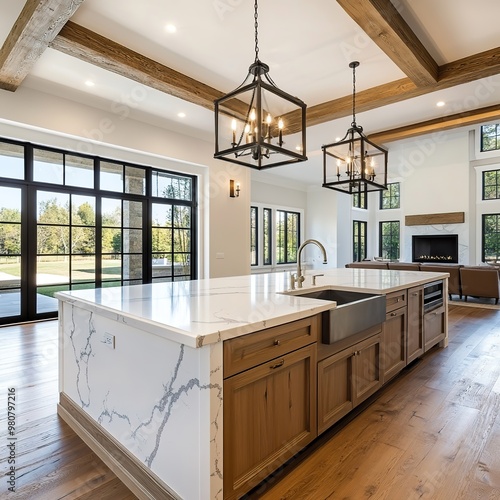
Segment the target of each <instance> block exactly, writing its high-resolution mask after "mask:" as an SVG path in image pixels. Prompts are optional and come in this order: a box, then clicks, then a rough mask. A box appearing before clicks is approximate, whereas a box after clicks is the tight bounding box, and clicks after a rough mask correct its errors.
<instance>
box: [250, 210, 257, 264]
mask: <svg viewBox="0 0 500 500" xmlns="http://www.w3.org/2000/svg"><path fill="white" fill-rule="evenodd" d="M258 215H259V209H258V208H257V207H250V265H252V266H256V265H258V263H259V244H258V243H259V233H258V227H259V222H258Z"/></svg>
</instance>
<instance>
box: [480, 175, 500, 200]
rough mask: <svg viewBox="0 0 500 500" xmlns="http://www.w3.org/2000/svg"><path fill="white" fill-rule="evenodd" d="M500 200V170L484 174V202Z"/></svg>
mask: <svg viewBox="0 0 500 500" xmlns="http://www.w3.org/2000/svg"><path fill="white" fill-rule="evenodd" d="M499 198H500V170H488V171H486V172H483V200H498V199H499Z"/></svg>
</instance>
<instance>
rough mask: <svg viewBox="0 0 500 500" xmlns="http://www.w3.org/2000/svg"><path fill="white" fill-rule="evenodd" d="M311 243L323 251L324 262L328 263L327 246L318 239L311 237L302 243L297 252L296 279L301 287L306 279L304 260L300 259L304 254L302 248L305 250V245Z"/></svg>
mask: <svg viewBox="0 0 500 500" xmlns="http://www.w3.org/2000/svg"><path fill="white" fill-rule="evenodd" d="M311 243H312V244H314V245H316V246H317V247H318V248H319V249H320V250H321V252H322V253H323V264H326V263H327V258H326V250H325V247H324V246H323V245H322V244H321V243H320V242H319V241H318V240H313V239H310V240H306V241H304V243H302V245H300V247H299V251H298V253H297V276H296V277H295V281H296V282H297V286H298V287H299V288H302V283H303V282H304V279H305V278H304V276H303V274H302V262H301V260H300V258H301V255H302V250H304V247H305V246H307V245H309V244H311Z"/></svg>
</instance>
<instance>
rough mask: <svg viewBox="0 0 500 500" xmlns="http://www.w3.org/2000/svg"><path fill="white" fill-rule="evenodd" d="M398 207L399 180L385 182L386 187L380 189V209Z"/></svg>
mask: <svg viewBox="0 0 500 500" xmlns="http://www.w3.org/2000/svg"><path fill="white" fill-rule="evenodd" d="M391 208H400V185H399V182H392V183H390V184H387V189H384V190H383V191H380V210H388V209H391Z"/></svg>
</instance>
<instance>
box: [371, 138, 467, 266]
mask: <svg viewBox="0 0 500 500" xmlns="http://www.w3.org/2000/svg"><path fill="white" fill-rule="evenodd" d="M389 146H390V149H389V174H390V181H399V182H400V183H401V209H400V210H394V211H393V210H379V211H378V213H377V223H378V222H379V221H382V220H398V219H399V220H400V223H401V225H400V227H401V256H400V260H402V261H405V262H411V260H412V254H411V244H412V235H417V234H418V235H423V234H458V242H459V262H460V263H461V264H469V263H470V262H469V260H470V259H469V247H470V241H469V224H470V223H471V222H472V223H474V221H471V220H470V206H469V205H470V200H469V183H470V181H469V177H470V163H469V131H468V130H467V129H457V130H452V131H449V132H441V133H438V134H429V135H426V136H422V137H418V138H415V139H408V140H405V141H399V142H397V143H393V144H390V145H389ZM446 212H464V213H465V223H463V224H436V225H425V226H405V216H407V215H423V214H434V213H446ZM377 225H378V224H377ZM377 231H378V227H377Z"/></svg>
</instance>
